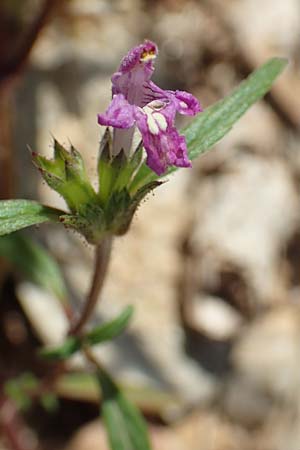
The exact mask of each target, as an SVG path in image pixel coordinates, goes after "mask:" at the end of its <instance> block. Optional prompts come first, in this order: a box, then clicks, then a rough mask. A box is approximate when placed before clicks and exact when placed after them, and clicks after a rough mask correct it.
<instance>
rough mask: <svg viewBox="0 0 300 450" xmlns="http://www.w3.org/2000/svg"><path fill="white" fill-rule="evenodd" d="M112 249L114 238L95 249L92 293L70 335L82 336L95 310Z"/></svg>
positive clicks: (89, 294)
mask: <svg viewBox="0 0 300 450" xmlns="http://www.w3.org/2000/svg"><path fill="white" fill-rule="evenodd" d="M111 248H112V238H111V237H107V238H105V239H103V241H102V242H101V244H100V245H98V246H97V247H96V249H95V263H94V264H95V265H94V275H93V279H92V284H91V287H90V291H89V293H88V296H87V299H86V302H85V304H84V307H83V310H82V312H81V315H80V317H79V318H78V320H77V322H75V323H74V324H73V325H71V328H70V331H69V335H71V334H72V335H75V334H77V335H78V334H80V333H81V331H82V329H83V328H84V326H85V324H86V323H87V321H88V320H89V319H90V317H91V315H92V313H93V311H94V309H95V306H96V304H97V301H98V298H99V295H100V293H101V290H102V288H103V284H104V281H105V277H106V274H107V269H108V265H109V261H110V255H111Z"/></svg>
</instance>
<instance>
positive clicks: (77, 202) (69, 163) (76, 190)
mask: <svg viewBox="0 0 300 450" xmlns="http://www.w3.org/2000/svg"><path fill="white" fill-rule="evenodd" d="M32 160H33V163H34V164H35V166H36V167H37V168H38V169H39V171H40V173H41V175H42V177H43V178H44V180H45V181H46V183H47V184H48V185H49V187H50V188H51V189H54V190H55V191H56V192H58V193H59V194H60V195H61V196H62V197H63V198H64V200H65V201H66V203H67V205H68V207H69V208H70V210H71V211H72V212H73V213H74V212H76V213H78V212H80V211H81V209H82V206H83V205H85V204H87V203H92V202H96V200H97V195H96V193H95V191H94V189H93V187H92V185H91V183H90V181H89V178H88V176H87V173H86V169H85V165H84V161H83V159H82V157H81V155H80V153H79V152H78V151H77V150H76V149H75V147H73V146H71V149H70V151H67V150H66V149H65V148H64V147H63V146H62V145H61V144H60V143H59V142H58V141H57V140H56V139H54V158H53V159H52V160H49V159H47V158H45V157H44V156H41V155H38V154H37V153H35V152H32Z"/></svg>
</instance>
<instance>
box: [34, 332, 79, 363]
mask: <svg viewBox="0 0 300 450" xmlns="http://www.w3.org/2000/svg"><path fill="white" fill-rule="evenodd" d="M81 346H82V343H81V340H80V339H79V337H77V336H70V337H68V338H67V339H66V340H65V341H64V343H63V344H62V345H61V346H60V347H50V348H49V347H46V348H42V349H40V350H39V352H38V354H39V356H41V357H42V358H45V359H48V360H50V361H62V360H64V359H68V358H69V357H70V356H72V355H73V354H74V353H75V352H77V351H78V350H80V348H81Z"/></svg>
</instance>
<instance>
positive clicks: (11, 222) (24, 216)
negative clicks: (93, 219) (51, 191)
mask: <svg viewBox="0 0 300 450" xmlns="http://www.w3.org/2000/svg"><path fill="white" fill-rule="evenodd" d="M61 214H64V213H63V211H60V210H58V209H54V208H50V207H48V206H44V205H41V204H40V203H38V202H34V201H31V200H3V201H0V236H4V235H5V234H9V233H12V232H14V231H17V230H20V229H22V228H26V227H29V226H30V225H35V224H39V223H44V222H58V221H59V216H60V215H61Z"/></svg>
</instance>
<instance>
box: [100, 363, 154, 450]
mask: <svg viewBox="0 0 300 450" xmlns="http://www.w3.org/2000/svg"><path fill="white" fill-rule="evenodd" d="M98 380H99V383H100V386H101V390H102V399H103V400H102V416H103V419H104V423H105V426H106V429H107V434H108V439H109V443H110V446H111V449H112V450H150V448H151V447H150V442H149V437H148V432H147V427H146V424H145V422H144V420H143V417H142V415H141V414H140V412H139V411H138V409H137V408H136V407H135V406H134V405H133V404H131V403H130V402H129V401H128V400H127V398H126V397H125V396H124V394H123V393H122V392H121V390H120V389H119V388H118V386H117V385H116V384H115V383H114V381H113V380H112V379H111V378H110V376H109V375H108V373H106V372H104V371H103V370H101V371H99V372H98Z"/></svg>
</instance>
